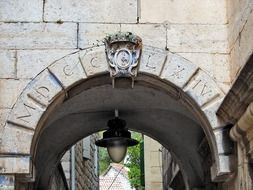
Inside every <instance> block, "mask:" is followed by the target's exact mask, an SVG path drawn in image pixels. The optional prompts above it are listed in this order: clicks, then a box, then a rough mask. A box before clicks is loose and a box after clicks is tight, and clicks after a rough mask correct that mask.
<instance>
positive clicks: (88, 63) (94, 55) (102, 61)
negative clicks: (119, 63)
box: [79, 46, 108, 76]
mask: <svg viewBox="0 0 253 190" xmlns="http://www.w3.org/2000/svg"><path fill="white" fill-rule="evenodd" d="M79 54H80V60H81V63H82V65H83V67H84V69H85V72H86V74H87V76H92V75H94V74H99V73H104V72H108V64H107V61H106V55H105V47H104V46H100V47H95V48H91V49H87V50H83V51H81V52H80V53H79Z"/></svg>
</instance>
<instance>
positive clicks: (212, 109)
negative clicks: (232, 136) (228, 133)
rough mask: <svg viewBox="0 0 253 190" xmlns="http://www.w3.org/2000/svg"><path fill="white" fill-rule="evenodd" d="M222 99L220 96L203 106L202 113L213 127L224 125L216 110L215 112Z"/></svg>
mask: <svg viewBox="0 0 253 190" xmlns="http://www.w3.org/2000/svg"><path fill="white" fill-rule="evenodd" d="M223 99H224V98H223V97H221V98H220V99H219V100H217V101H216V102H214V103H213V104H212V105H211V106H208V107H206V108H203V111H204V113H205V115H206V117H207V119H208V121H209V123H210V125H211V127H212V128H213V129H216V128H219V127H223V126H224V123H223V122H222V121H221V120H220V119H219V117H217V115H216V112H217V110H218V108H219V107H220V105H221V103H222V101H223Z"/></svg>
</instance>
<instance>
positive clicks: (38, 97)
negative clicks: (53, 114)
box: [8, 70, 63, 129]
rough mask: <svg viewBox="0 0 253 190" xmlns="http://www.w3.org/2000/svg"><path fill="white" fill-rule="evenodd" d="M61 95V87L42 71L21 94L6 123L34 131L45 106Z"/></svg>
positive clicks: (51, 76)
mask: <svg viewBox="0 0 253 190" xmlns="http://www.w3.org/2000/svg"><path fill="white" fill-rule="evenodd" d="M60 95H63V91H62V87H61V85H60V84H59V83H58V81H57V80H56V79H55V78H54V77H53V75H52V74H50V73H49V72H48V70H45V71H43V72H42V73H41V74H40V75H39V76H38V77H36V78H35V79H34V80H33V81H32V82H31V83H29V85H28V86H27V87H26V88H25V90H24V91H23V92H22V94H21V96H20V98H19V100H18V102H17V103H16V104H15V106H14V108H13V110H12V114H11V116H10V118H8V122H9V123H12V124H13V125H17V126H22V127H25V128H29V129H35V127H36V126H37V123H38V121H39V120H40V117H41V116H42V114H43V113H44V111H45V109H46V108H47V106H48V105H49V104H50V103H52V102H53V101H54V100H55V99H56V98H57V97H59V96H60Z"/></svg>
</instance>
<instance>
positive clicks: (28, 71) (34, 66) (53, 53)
mask: <svg viewBox="0 0 253 190" xmlns="http://www.w3.org/2000/svg"><path fill="white" fill-rule="evenodd" d="M75 51H76V50H18V51H17V77H18V78H34V77H35V76H36V75H37V74H39V73H40V72H41V71H42V70H44V69H45V68H46V67H48V66H49V65H50V64H52V63H53V62H54V61H56V60H59V59H61V58H62V57H64V56H66V55H68V54H70V53H73V52H75Z"/></svg>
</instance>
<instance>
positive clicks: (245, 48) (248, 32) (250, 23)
mask: <svg viewBox="0 0 253 190" xmlns="http://www.w3.org/2000/svg"><path fill="white" fill-rule="evenodd" d="M252 4H253V2H252ZM252 30H253V11H252V12H251V14H250V15H249V17H248V20H247V23H246V24H245V25H244V27H243V30H242V32H241V35H240V41H239V47H240V49H239V51H240V62H242V64H243V65H244V64H245V63H246V61H247V60H248V58H249V56H250V55H251V54H252V52H253V44H252V43H249V42H252V41H253V35H252Z"/></svg>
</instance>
